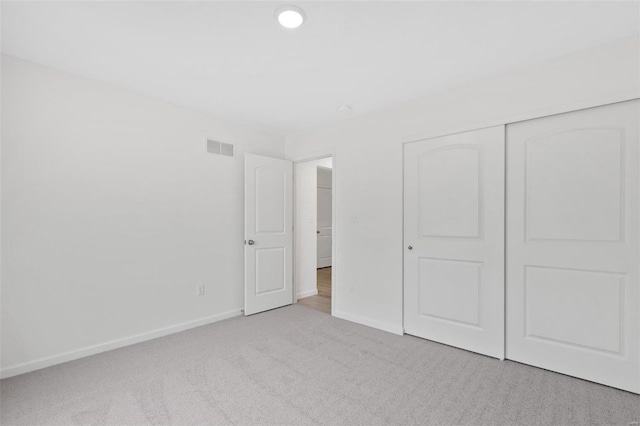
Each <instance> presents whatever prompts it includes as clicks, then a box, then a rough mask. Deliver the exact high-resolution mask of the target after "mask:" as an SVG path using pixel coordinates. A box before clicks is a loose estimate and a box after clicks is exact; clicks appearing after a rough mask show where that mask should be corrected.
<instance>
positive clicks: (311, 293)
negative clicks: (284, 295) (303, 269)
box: [298, 288, 318, 300]
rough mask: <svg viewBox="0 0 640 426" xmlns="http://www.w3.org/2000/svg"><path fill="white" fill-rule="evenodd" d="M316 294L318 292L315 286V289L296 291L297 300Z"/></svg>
mask: <svg viewBox="0 0 640 426" xmlns="http://www.w3.org/2000/svg"><path fill="white" fill-rule="evenodd" d="M316 294H318V289H317V288H316V289H315V290H309V291H303V292H302V293H298V300H300V299H304V298H305V297H311V296H315V295H316Z"/></svg>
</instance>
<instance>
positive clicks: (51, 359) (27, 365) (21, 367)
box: [0, 308, 242, 379]
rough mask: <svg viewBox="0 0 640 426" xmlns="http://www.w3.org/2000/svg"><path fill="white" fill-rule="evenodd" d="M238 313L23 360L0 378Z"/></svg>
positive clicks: (1, 373) (210, 317)
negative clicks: (26, 360)
mask: <svg viewBox="0 0 640 426" xmlns="http://www.w3.org/2000/svg"><path fill="white" fill-rule="evenodd" d="M240 315H242V309H241V308H238V309H234V310H232V311H229V312H224V313H221V314H218V315H212V316H209V317H204V318H200V319H197V320H192V321H186V322H183V323H180V324H175V325H171V326H169V327H163V328H158V329H155V330H151V331H147V332H145V333H140V334H135V335H133V336H130V337H125V338H124V339H117V340H111V341H109V342H105V343H99V344H97V345H92V346H86V347H84V348H81V349H76V350H72V351H68V352H63V353H60V354H57V355H52V356H48V357H45V358H40V359H36V360H34V361H28V362H24V363H21V364H17V365H13V366H9V367H6V368H3V369H2V370H0V378H2V379H6V378H7V377H13V376H17V375H19V374H24V373H28V372H30V371H34V370H39V369H41V368H46V367H51V366H52V365H56V364H62V363H63V362H68V361H73V360H76V359H79V358H84V357H87V356H91V355H96V354H99V353H102V352H107V351H111V350H113V349H118V348H122V347H125V346H130V345H135V344H136V343H141V342H146V341H148V340H153V339H157V338H158V337H163V336H167V335H169V334H174V333H179V332H181V331H185V330H189V329H191V328H196V327H200V326H203V325H207V324H211V323H214V322H218V321H222V320H225V319H229V318H233V317H237V316H240Z"/></svg>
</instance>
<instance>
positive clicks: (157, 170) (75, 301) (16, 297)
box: [1, 57, 284, 376]
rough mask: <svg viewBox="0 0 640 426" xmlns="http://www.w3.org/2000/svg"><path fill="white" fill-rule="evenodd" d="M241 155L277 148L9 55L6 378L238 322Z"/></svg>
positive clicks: (5, 68) (271, 141) (5, 64)
mask: <svg viewBox="0 0 640 426" xmlns="http://www.w3.org/2000/svg"><path fill="white" fill-rule="evenodd" d="M207 137H212V138H216V139H218V140H221V141H224V142H230V143H235V144H236V150H237V151H236V158H235V159H234V158H228V157H219V156H213V155H212V154H207V153H206V151H205V140H206V138H207ZM245 151H246V152H253V153H257V154H263V155H269V156H274V157H281V158H282V157H283V155H284V141H283V140H282V138H276V137H272V136H268V135H264V134H261V133H258V132H255V131H251V130H249V129H246V128H243V127H240V126H237V125H234V124H230V123H226V122H222V121H220V120H218V119H216V118H213V117H211V116H208V115H205V114H200V113H197V112H194V111H191V110H188V109H184V108H180V107H177V106H173V105H171V104H168V103H163V102H160V101H155V100H153V99H150V98H147V97H143V96H138V95H136V94H133V93H129V92H126V91H123V90H120V89H117V88H114V87H111V86H108V85H104V84H101V83H97V82H94V81H91V80H87V79H83V78H79V77H75V76H73V75H70V74H66V73H63V72H59V71H55V70H53V69H51V68H46V67H42V66H38V65H34V64H30V63H27V62H23V61H19V60H17V59H14V58H10V57H3V58H2V197H3V198H2V231H3V238H2V299H1V300H2V334H1V339H2V369H3V374H4V375H5V376H6V375H10V374H15V373H19V372H22V371H26V370H29V369H32V368H35V367H42V366H45V365H47V364H51V363H55V362H58V361H64V360H67V359H71V358H74V357H76V356H79V355H86V354H89V353H92V352H96V351H99V350H102V349H108V348H110V347H115V346H118V345H119V344H122V343H123V342H124V343H127V342H129V343H130V342H132V341H135V340H141V339H144V338H148V337H153V336H155V335H159V334H163V333H166V332H168V331H175V330H177V329H180V328H184V327H189V326H193V325H197V324H201V323H206V322H208V321H213V320H216V319H220V318H224V317H227V316H230V315H236V314H239V313H240V309H241V307H242V305H243V152H245ZM200 283H202V284H205V285H206V292H205V295H204V296H200V297H199V296H196V286H197V284H200ZM176 325H178V327H177V328H176V327H174V326H176ZM167 327H168V328H167ZM172 327H174V328H172ZM164 328H167V329H164ZM159 329H160V330H159ZM153 331H155V333H154V332H153ZM150 332H151V334H149V333H150ZM136 335H142V336H137V337H133V338H132V337H131V336H136ZM127 338H130V339H129V340H125V341H121V339H127ZM114 341H115V342H114ZM105 342H110V343H108V344H106V345H103V344H104V343H105ZM94 345H98V346H97V347H94ZM101 345H103V346H101Z"/></svg>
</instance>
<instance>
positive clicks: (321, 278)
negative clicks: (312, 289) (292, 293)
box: [298, 267, 331, 314]
mask: <svg viewBox="0 0 640 426" xmlns="http://www.w3.org/2000/svg"><path fill="white" fill-rule="evenodd" d="M317 274H318V294H317V295H315V296H310V297H305V298H304V299H299V300H298V304H300V305H302V306H306V307H308V308H311V309H315V310H316V311H320V312H324V313H326V314H331V267H328V268H320V269H318V270H317Z"/></svg>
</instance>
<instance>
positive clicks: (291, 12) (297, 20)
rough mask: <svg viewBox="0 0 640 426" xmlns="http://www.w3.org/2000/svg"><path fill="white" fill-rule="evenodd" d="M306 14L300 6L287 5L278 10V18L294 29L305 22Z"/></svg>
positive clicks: (280, 21)
mask: <svg viewBox="0 0 640 426" xmlns="http://www.w3.org/2000/svg"><path fill="white" fill-rule="evenodd" d="M305 18H306V16H305V14H304V11H303V10H302V9H300V8H299V7H298V6H292V5H285V6H280V7H279V8H278V9H277V10H276V19H277V20H278V22H279V23H280V25H282V26H283V27H285V28H287V29H289V30H294V29H296V28H298V27H299V26H300V25H302V23H303V22H304V20H305Z"/></svg>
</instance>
